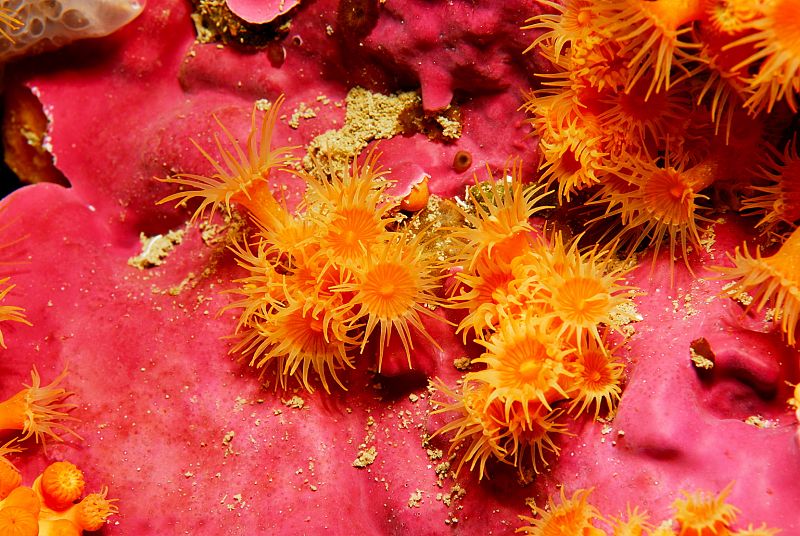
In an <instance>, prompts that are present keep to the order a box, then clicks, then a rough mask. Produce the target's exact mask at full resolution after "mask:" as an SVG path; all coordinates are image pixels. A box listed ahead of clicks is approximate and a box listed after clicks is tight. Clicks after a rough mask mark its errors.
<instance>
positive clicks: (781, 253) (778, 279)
mask: <svg viewBox="0 0 800 536" xmlns="http://www.w3.org/2000/svg"><path fill="white" fill-rule="evenodd" d="M729 258H731V260H732V261H733V264H734V266H732V267H720V266H717V267H714V270H715V271H717V272H720V273H721V274H722V275H721V276H720V277H719V278H720V279H735V280H736V282H735V283H734V284H733V285H731V286H730V287H728V288H726V289H725V291H724V292H725V294H727V295H728V296H731V297H735V296H738V295H739V294H741V293H742V292H748V293H751V295H752V297H753V300H752V303H751V305H749V306H748V307H755V310H756V311H761V309H763V308H764V306H765V305H766V304H767V303H768V302H770V301H771V300H772V301H773V303H774V307H775V315H774V322H775V323H776V324H779V325H780V328H781V331H782V332H783V334H784V335H785V336H786V342H787V343H788V344H789V346H795V344H796V343H797V335H796V332H797V324H798V321H799V320H800V270H799V269H798V267H799V265H798V262H797V260H798V259H800V229H795V230H794V231H793V232H792V234H791V235H790V236H789V238H788V239H787V240H786V242H784V243H783V245H782V246H781V248H780V249H779V250H778V251H777V252H776V253H775V254H774V255H772V256H770V257H762V256H761V250H760V248H756V255H755V257H753V256H751V255H750V253H749V252H748V250H747V244H746V243H745V244H743V245H742V250H741V251H740V250H739V248H738V247H737V248H736V250H735V253H734V256H732V257H731V256H730V255H729Z"/></svg>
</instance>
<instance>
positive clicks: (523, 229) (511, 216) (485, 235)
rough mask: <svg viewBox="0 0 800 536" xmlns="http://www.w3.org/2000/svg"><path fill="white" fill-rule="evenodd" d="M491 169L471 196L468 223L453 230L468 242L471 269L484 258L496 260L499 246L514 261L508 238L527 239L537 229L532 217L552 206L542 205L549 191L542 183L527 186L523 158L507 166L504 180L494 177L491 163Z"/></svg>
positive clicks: (506, 257)
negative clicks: (486, 178) (495, 256)
mask: <svg viewBox="0 0 800 536" xmlns="http://www.w3.org/2000/svg"><path fill="white" fill-rule="evenodd" d="M487 172H488V174H489V177H490V180H489V181H486V182H480V183H478V184H476V186H475V190H477V192H478V193H477V195H471V196H470V200H469V201H470V202H471V203H472V206H473V208H474V213H469V212H465V213H464V218H465V220H466V222H467V227H464V228H460V229H456V230H455V232H454V233H453V235H454V237H455V238H456V239H458V240H460V241H461V242H462V243H463V244H464V245H465V256H466V258H468V259H469V262H468V269H469V270H472V269H474V267H475V264H476V263H477V262H478V260H479V259H481V258H486V259H490V260H493V261H494V260H495V259H494V257H493V250H494V249H495V248H496V247H498V246H499V247H500V249H499V250H498V253H499V254H500V255H501V260H504V261H506V262H510V260H511V259H510V258H508V255H509V252H508V248H507V247H503V246H502V244H507V242H506V241H507V240H511V243H514V244H519V240H520V239H521V238H525V239H526V240H527V238H526V234H527V233H529V232H530V231H532V230H533V227H532V226H531V224H530V221H529V219H530V218H531V217H532V216H533V215H534V214H536V213H537V212H539V211H541V210H544V209H546V208H552V207H549V206H542V205H538V203H539V201H541V200H542V199H543V198H544V197H546V196H547V195H548V193H549V192H544V193H540V191H541V190H542V188H543V187H542V186H539V187H535V188H528V189H527V190H526V189H525V188H524V185H523V183H522V163H521V162H520V161H517V162H514V163H513V164H512V166H511V168H510V169H505V170H503V178H502V179H500V180H497V181H496V180H494V178H493V177H492V173H491V170H490V169H489V168H488V166H487ZM515 247H516V246H515ZM517 253H518V252H517ZM484 256H485V257H484Z"/></svg>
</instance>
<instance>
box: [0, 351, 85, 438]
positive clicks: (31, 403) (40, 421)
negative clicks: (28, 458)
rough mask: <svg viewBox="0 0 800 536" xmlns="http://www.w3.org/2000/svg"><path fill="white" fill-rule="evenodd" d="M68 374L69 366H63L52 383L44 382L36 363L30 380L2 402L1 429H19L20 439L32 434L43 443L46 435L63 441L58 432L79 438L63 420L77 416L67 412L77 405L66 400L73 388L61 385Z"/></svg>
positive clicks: (0, 404)
mask: <svg viewBox="0 0 800 536" xmlns="http://www.w3.org/2000/svg"><path fill="white" fill-rule="evenodd" d="M66 375H67V370H66V369H64V371H63V372H62V373H61V374H59V375H58V376H57V377H56V379H55V380H53V381H52V382H51V383H50V384H49V385H46V386H42V385H41V378H40V377H39V372H38V371H37V370H36V367H34V368H33V370H32V371H31V384H30V385H26V386H25V389H23V390H21V391H19V392H18V393H17V394H15V395H14V396H12V397H11V398H9V399H7V400H5V401H3V402H0V430H20V431H21V432H22V437H21V438H20V439H27V438H29V437H31V436H33V437H34V438H35V439H36V442H37V443H38V442H39V441H41V442H42V443H44V441H45V438H46V437H50V438H52V439H55V440H56V441H63V439H62V438H61V436H59V434H58V433H59V432H65V433H69V434H72V435H74V436H75V437H78V438H80V436H78V435H77V434H76V433H75V432H73V431H72V430H71V429H70V428H69V427H68V426H66V425H65V424H63V423H62V422H61V421H64V420H69V419H73V420H74V418H73V417H70V416H69V414H68V413H67V412H68V411H69V410H71V409H72V408H74V407H75V405H74V404H67V403H65V402H64V400H66V399H67V398H69V397H70V396H72V392H71V391H67V390H66V389H62V388H60V387H58V385H59V383H61V381H62V380H63V379H64V378H65V377H66Z"/></svg>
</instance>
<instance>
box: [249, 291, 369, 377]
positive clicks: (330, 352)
mask: <svg viewBox="0 0 800 536" xmlns="http://www.w3.org/2000/svg"><path fill="white" fill-rule="evenodd" d="M327 313H330V314H327ZM351 328H352V324H350V323H348V320H347V319H346V318H343V317H342V316H341V315H339V314H337V313H335V312H330V311H319V310H316V311H315V310H313V307H311V306H309V304H307V303H305V302H304V301H300V300H297V299H296V298H289V299H288V300H287V304H286V305H279V306H277V307H276V309H275V312H273V313H271V314H270V315H268V317H267V318H266V320H265V321H264V322H262V323H260V324H258V325H257V327H256V329H257V330H258V337H259V339H257V344H258V348H260V349H261V351H260V352H256V353H255V354H254V356H253V359H252V360H251V365H254V366H255V367H256V368H261V367H263V366H264V365H266V364H267V363H268V362H270V361H271V360H273V359H274V360H276V361H277V368H278V374H279V380H280V383H281V385H282V386H283V387H285V386H286V380H287V379H288V378H289V377H290V376H294V375H295V374H296V373H297V372H298V371H299V372H300V381H301V383H302V385H303V387H305V389H306V390H307V391H309V392H313V391H314V389H313V387H312V386H311V384H310V383H309V380H308V373H309V371H310V370H312V369H313V370H314V372H315V373H316V374H317V375H318V376H319V379H320V382H321V383H322V387H323V388H324V389H325V391H326V392H330V388H329V386H328V380H327V374H328V373H330V375H331V377H332V378H333V380H334V381H335V382H336V383H337V384H338V385H339V387H341V388H342V389H346V388H345V386H344V384H343V383H342V381H341V380H340V379H339V376H338V374H337V370H339V369H342V368H345V367H349V368H353V363H352V361H351V358H350V356H349V355H348V354H349V353H350V351H351V350H352V349H354V348H355V347H357V345H358V342H359V341H358V340H357V339H355V338H354V337H353V336H352V335H351V334H350V330H351ZM255 343H256V341H253V344H255Z"/></svg>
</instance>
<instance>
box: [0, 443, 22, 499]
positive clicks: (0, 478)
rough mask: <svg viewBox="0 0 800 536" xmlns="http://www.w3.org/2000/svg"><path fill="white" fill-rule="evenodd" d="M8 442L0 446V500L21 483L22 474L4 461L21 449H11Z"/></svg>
mask: <svg viewBox="0 0 800 536" xmlns="http://www.w3.org/2000/svg"><path fill="white" fill-rule="evenodd" d="M13 442H14V440H11V441H9V442H8V443H6V444H5V445H3V446H0V500H2V499H5V498H6V497H7V496H8V494H9V493H11V490H13V489H14V488H16V487H17V486H19V485H20V484H21V483H22V474H21V473H20V472H19V470H18V469H17V468H16V467H14V464H13V463H11V462H10V461H8V459H6V456H7V455H9V454H13V453H15V452H19V451H20V450H21V449H20V448H18V447H12V446H11V443H13Z"/></svg>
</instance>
